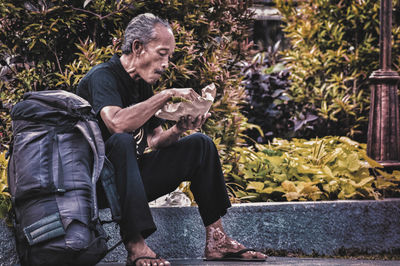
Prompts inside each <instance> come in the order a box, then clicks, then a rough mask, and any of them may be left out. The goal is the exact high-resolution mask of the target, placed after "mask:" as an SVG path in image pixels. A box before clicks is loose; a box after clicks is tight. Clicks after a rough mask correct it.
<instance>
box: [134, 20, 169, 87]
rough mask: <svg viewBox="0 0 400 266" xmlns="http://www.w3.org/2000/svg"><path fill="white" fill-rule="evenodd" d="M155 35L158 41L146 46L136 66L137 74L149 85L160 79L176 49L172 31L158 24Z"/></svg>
mask: <svg viewBox="0 0 400 266" xmlns="http://www.w3.org/2000/svg"><path fill="white" fill-rule="evenodd" d="M155 34H156V39H155V40H153V41H151V42H149V43H148V44H147V45H145V46H144V48H143V49H142V50H141V52H140V53H139V54H138V58H137V64H136V73H137V74H139V76H140V77H141V78H142V79H143V80H144V81H146V82H147V83H149V84H154V83H155V82H157V80H159V79H160V77H161V74H162V73H163V72H164V71H165V70H166V68H167V67H168V63H169V57H170V56H171V55H172V53H173V52H174V49H175V40H174V35H173V33H172V31H171V30H170V29H168V28H166V27H165V26H163V25H160V24H157V25H156V26H155Z"/></svg>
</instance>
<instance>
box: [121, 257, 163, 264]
mask: <svg viewBox="0 0 400 266" xmlns="http://www.w3.org/2000/svg"><path fill="white" fill-rule="evenodd" d="M158 259H161V257H160V256H159V255H156V256H155V257H149V256H142V257H137V258H136V259H135V260H134V261H132V262H129V263H127V264H126V265H128V266H136V262H138V261H139V260H158Z"/></svg>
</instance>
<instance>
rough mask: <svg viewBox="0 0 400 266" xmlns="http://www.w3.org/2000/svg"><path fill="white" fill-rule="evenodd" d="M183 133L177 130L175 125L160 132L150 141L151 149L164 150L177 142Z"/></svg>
mask: <svg viewBox="0 0 400 266" xmlns="http://www.w3.org/2000/svg"><path fill="white" fill-rule="evenodd" d="M183 132H184V131H182V130H180V129H178V127H177V126H176V125H174V126H173V127H171V128H169V129H168V130H165V131H162V132H160V133H159V134H157V135H156V136H154V137H153V138H152V140H151V145H150V146H151V148H153V149H160V148H165V147H167V146H169V145H171V144H173V143H175V142H177V141H178V140H179V138H180V137H181V135H182V134H183Z"/></svg>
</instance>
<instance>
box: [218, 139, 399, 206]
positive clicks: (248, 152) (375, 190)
mask: <svg viewBox="0 0 400 266" xmlns="http://www.w3.org/2000/svg"><path fill="white" fill-rule="evenodd" d="M255 148H256V149H255ZM255 148H252V147H236V148H234V151H233V153H235V155H236V164H234V165H233V166H232V165H231V164H230V165H227V164H225V165H224V166H223V168H224V171H225V174H226V175H227V176H229V177H230V178H231V182H229V183H228V184H229V187H230V190H231V193H233V194H234V195H235V196H236V197H237V198H239V199H241V200H245V201H292V200H299V201H302V200H337V199H380V198H382V197H383V196H386V195H390V196H397V197H398V196H399V195H400V187H399V183H400V171H394V172H393V174H388V173H386V172H384V171H382V170H380V169H378V168H381V167H382V166H381V165H380V164H378V163H377V162H376V161H374V160H372V159H371V158H369V157H368V156H367V154H366V145H365V144H359V143H358V142H355V141H352V140H351V139H349V138H347V137H324V138H322V139H311V140H305V139H293V140H292V141H288V140H284V139H274V141H273V142H272V143H270V144H268V145H262V144H257V145H256V147H255ZM235 168H236V169H235ZM370 170H373V171H374V173H375V174H374V175H371V173H370Z"/></svg>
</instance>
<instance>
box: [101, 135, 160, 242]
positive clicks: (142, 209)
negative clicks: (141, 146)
mask: <svg viewBox="0 0 400 266" xmlns="http://www.w3.org/2000/svg"><path fill="white" fill-rule="evenodd" d="M105 144H106V155H107V157H108V159H109V160H110V161H111V163H112V164H113V166H114V169H115V183H116V186H117V191H118V194H119V197H120V203H121V211H122V220H121V222H120V230H121V235H122V238H123V239H124V241H125V242H126V241H129V240H131V239H133V238H136V237H137V235H138V234H139V232H140V233H141V234H142V236H143V237H144V238H146V237H147V236H149V235H150V234H151V233H153V232H154V231H155V230H156V226H155V224H154V221H153V217H152V215H151V212H150V209H149V206H148V200H147V196H146V192H145V190H144V186H143V182H142V177H141V175H140V172H139V166H138V162H137V159H136V143H135V140H134V138H133V136H132V135H130V134H127V133H118V134H113V135H112V136H111V137H110V138H109V139H108V140H107V141H106V143H105Z"/></svg>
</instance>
